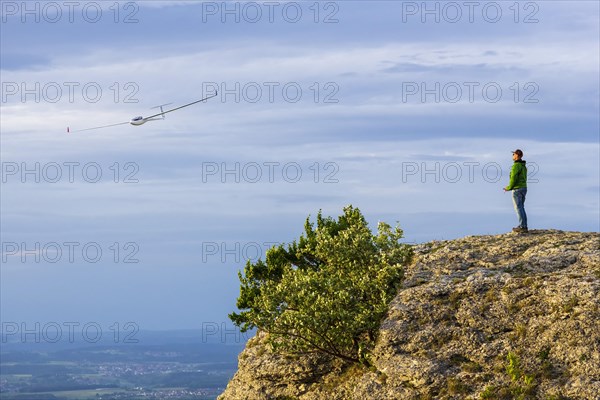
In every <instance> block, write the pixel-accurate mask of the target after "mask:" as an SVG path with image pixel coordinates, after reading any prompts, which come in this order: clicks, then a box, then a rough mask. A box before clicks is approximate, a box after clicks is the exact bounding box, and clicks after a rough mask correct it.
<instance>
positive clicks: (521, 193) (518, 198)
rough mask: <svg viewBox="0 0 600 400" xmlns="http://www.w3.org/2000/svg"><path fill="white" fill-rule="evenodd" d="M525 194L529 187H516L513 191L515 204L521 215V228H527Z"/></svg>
mask: <svg viewBox="0 0 600 400" xmlns="http://www.w3.org/2000/svg"><path fill="white" fill-rule="evenodd" d="M525 195H527V188H519V189H514V190H513V191H512V199H513V205H514V206H515V211H516V212H517V217H519V228H527V214H525Z"/></svg>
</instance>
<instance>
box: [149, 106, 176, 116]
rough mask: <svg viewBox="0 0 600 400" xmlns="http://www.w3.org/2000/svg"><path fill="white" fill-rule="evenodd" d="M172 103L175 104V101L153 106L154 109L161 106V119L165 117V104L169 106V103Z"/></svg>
mask: <svg viewBox="0 0 600 400" xmlns="http://www.w3.org/2000/svg"><path fill="white" fill-rule="evenodd" d="M170 104H173V103H165V104H161V105H159V106H156V107H152V109H155V108H160V114H159V115H160V117H161V119H165V114H164V112H165V110H163V107H164V106H168V105H170Z"/></svg>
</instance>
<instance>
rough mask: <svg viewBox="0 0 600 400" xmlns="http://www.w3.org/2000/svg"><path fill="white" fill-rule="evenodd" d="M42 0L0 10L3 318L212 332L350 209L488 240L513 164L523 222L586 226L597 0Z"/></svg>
mask: <svg viewBox="0 0 600 400" xmlns="http://www.w3.org/2000/svg"><path fill="white" fill-rule="evenodd" d="M48 4H49V3H48V2H28V3H27V5H26V9H25V8H23V3H22V2H10V1H2V9H1V13H2V14H1V18H2V23H1V30H2V31H1V38H0V41H1V42H0V44H1V47H2V53H1V60H0V61H1V81H2V99H1V101H2V103H1V106H2V111H1V116H2V120H1V150H0V154H1V156H2V193H1V201H2V204H1V205H2V210H1V213H2V215H1V216H2V226H1V233H2V267H1V270H0V274H1V293H0V297H1V300H2V304H1V308H0V310H1V312H2V316H1V319H2V321H3V322H5V321H9V322H27V323H29V324H32V323H35V322H40V323H42V324H43V323H47V322H51V321H53V322H58V323H61V322H65V321H80V322H82V324H83V323H85V322H89V321H97V322H98V323H100V324H102V326H105V327H108V326H110V325H111V324H112V323H114V322H119V323H121V324H123V323H125V322H128V321H133V322H135V323H137V324H138V325H139V327H140V329H176V328H199V327H201V326H202V323H203V322H205V323H206V322H217V323H221V322H223V321H226V320H227V317H226V316H227V313H228V312H231V311H233V310H234V306H235V300H236V297H237V294H238V287H239V282H238V279H237V272H238V270H239V269H240V268H242V267H243V264H244V258H255V257H256V255H258V254H259V253H261V254H262V253H264V251H266V249H267V248H268V247H269V246H270V244H271V243H273V242H289V241H291V240H293V239H295V238H297V237H298V236H299V234H300V233H301V231H302V228H303V223H304V220H305V219H306V217H307V216H308V215H312V216H314V215H315V214H316V213H317V212H318V210H320V209H322V210H323V212H324V214H326V215H339V214H340V213H341V210H342V208H343V207H344V206H345V205H347V204H353V205H355V206H357V207H359V208H360V209H361V210H362V211H363V213H364V214H365V216H366V217H367V219H368V220H369V221H370V222H371V224H372V226H373V228H374V227H375V226H376V223H377V221H387V222H389V223H392V224H394V223H395V222H396V221H399V223H400V226H401V227H402V228H403V229H404V231H405V237H406V240H407V241H408V242H423V241H428V240H439V239H451V238H457V237H462V236H465V235H480V234H498V233H503V232H507V231H509V230H510V229H511V227H513V226H515V225H516V216H515V215H514V211H513V209H512V204H511V200H510V194H505V193H503V192H502V187H503V186H504V185H506V183H507V181H508V172H509V169H510V166H511V163H512V160H511V150H514V149H515V148H521V149H523V151H524V152H525V157H524V158H525V159H526V160H527V161H528V164H529V165H530V184H529V188H530V189H529V193H528V197H527V202H526V209H527V212H528V215H529V220H530V223H529V224H530V227H531V228H533V229H535V228H541V229H546V228H553V229H563V230H581V231H598V230H599V229H600V227H599V218H600V216H599V207H600V206H599V190H600V185H599V179H600V177H599V169H600V164H599V163H600V147H599V130H600V126H599V108H600V105H599V102H600V100H599V97H600V92H599V78H598V76H599V69H600V67H599V60H600V55H599V39H598V37H599V33H600V32H599V29H600V28H599V6H598V3H597V2H594V1H568V2H567V1H564V2H562V1H537V2H519V3H516V4H517V6H515V2H513V1H509V2H504V1H500V2H477V3H476V4H474V3H473V4H474V5H472V6H471V7H473V8H471V9H470V8H469V6H466V5H465V4H464V2H450V3H449V2H435V1H429V2H399V1H398V2H392V1H368V2H367V1H339V2H315V1H310V2H226V3H224V2H198V1H190V2H182V1H176V2H163V1H146V2H119V3H115V2H78V3H77V4H76V5H74V6H68V5H67V4H66V3H65V2H53V3H52V4H51V5H48ZM69 7H73V8H72V9H70V8H69ZM423 7H425V8H423ZM98 10H102V13H101V14H98ZM94 21H95V22H94ZM214 88H218V89H219V95H218V96H217V97H216V98H213V99H211V100H209V101H208V102H206V103H202V104H199V105H194V106H192V107H189V108H186V109H183V110H181V111H177V112H175V113H172V114H169V115H168V116H167V119H166V120H165V121H159V122H153V123H148V124H146V125H144V126H141V127H133V126H128V125H125V126H118V127H114V128H107V129H103V130H95V131H86V132H80V133H73V134H67V133H66V128H67V126H69V127H71V129H81V128H87V127H91V126H97V125H104V124H110V123H116V122H123V121H127V120H129V119H130V118H131V117H133V116H136V115H149V114H150V113H153V112H154V111H153V110H150V108H151V107H154V106H156V105H159V104H164V103H171V102H172V103H173V106H177V105H180V104H184V103H187V102H190V101H193V100H196V99H199V98H201V97H204V96H205V95H207V94H210V93H212V91H213V90H214ZM27 171H30V172H27ZM99 173H100V174H101V176H100V175H98V174H99ZM84 248H85V252H84V251H83V249H84ZM117 249H118V250H117ZM98 250H100V251H101V252H102V254H101V255H98V254H97V251H98ZM36 257H38V259H36ZM70 257H71V258H70ZM130 261H137V262H130Z"/></svg>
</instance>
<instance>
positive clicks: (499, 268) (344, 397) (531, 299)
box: [219, 230, 600, 400]
mask: <svg viewBox="0 0 600 400" xmlns="http://www.w3.org/2000/svg"><path fill="white" fill-rule="evenodd" d="M264 336H265V334H264V333H259V334H258V335H257V336H256V337H255V338H253V339H251V340H250V341H249V342H248V344H247V346H246V349H245V350H244V351H243V352H242V353H241V354H240V356H239V369H238V372H237V373H236V375H235V376H234V378H233V379H232V380H231V381H230V383H229V385H228V386H227V389H226V390H225V392H224V393H223V394H222V395H221V396H220V397H219V400H242V399H243V400H254V399H256V400H258V399H260V400H262V399H279V400H291V399H298V400H322V399H331V400H349V399H357V400H358V399H360V400H365V399H378V400H379V399H381V400H391V399H415V400H416V399H482V398H483V399H518V398H522V399H589V400H597V399H600V234H598V233H580V232H563V231H557V230H537V231H530V233H528V234H513V233H510V234H504V235H497V236H471V237H466V238H463V239H458V240H452V241H441V242H430V243H425V244H421V245H417V246H415V257H414V260H413V262H412V263H411V265H409V266H407V268H406V274H405V281H404V283H403V286H402V288H401V289H400V290H399V292H398V295H397V296H396V298H395V299H394V301H393V302H392V303H391V304H390V307H389V311H388V315H387V317H386V318H385V320H384V321H383V322H382V325H381V328H380V331H379V336H378V338H377V343H376V345H375V348H374V350H373V352H372V357H371V360H372V363H373V366H374V367H372V368H370V369H367V368H365V367H362V366H358V365H348V364H345V363H343V362H341V361H339V360H334V359H331V358H328V357H323V356H320V355H318V354H311V355H302V356H294V357H291V356H284V355H280V354H274V353H272V352H271V351H270V350H269V349H268V347H267V346H265V345H264ZM509 353H510V354H511V355H512V356H513V357H515V358H516V359H517V360H518V362H519V367H518V372H516V373H515V372H514V371H513V372H512V374H511V373H509V371H508V370H507V366H508V365H509V362H508V359H507V357H508V355H509Z"/></svg>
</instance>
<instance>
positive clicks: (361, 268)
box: [229, 206, 412, 364]
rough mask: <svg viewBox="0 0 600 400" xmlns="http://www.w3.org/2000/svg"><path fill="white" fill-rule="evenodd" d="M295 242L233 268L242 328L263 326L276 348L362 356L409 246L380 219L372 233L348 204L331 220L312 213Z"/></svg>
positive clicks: (397, 281)
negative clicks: (238, 269)
mask: <svg viewBox="0 0 600 400" xmlns="http://www.w3.org/2000/svg"><path fill="white" fill-rule="evenodd" d="M316 222H317V226H316V229H315V227H314V224H312V223H311V222H310V217H309V218H307V220H306V223H305V227H304V228H305V231H304V233H303V234H302V235H301V236H300V238H299V239H298V240H297V241H294V242H292V243H291V244H289V245H287V246H284V245H280V246H274V247H273V248H271V249H269V251H267V254H266V259H265V261H264V262H263V261H262V260H258V261H257V262H255V263H252V262H248V263H247V264H246V267H245V269H244V273H243V274H242V273H241V272H240V274H239V278H240V282H241V287H240V296H239V298H238V301H237V307H238V309H239V310H240V312H239V313H235V312H234V313H232V314H230V315H229V317H230V318H231V320H232V321H233V322H234V323H235V324H236V325H237V326H239V327H240V328H241V330H242V331H244V332H245V331H246V330H248V329H251V328H255V327H256V328H258V329H260V330H262V331H265V332H267V333H268V339H267V340H268V342H269V343H270V344H271V345H272V346H273V348H274V350H276V351H278V350H280V351H282V352H294V353H295V352H299V353H304V352H314V351H317V352H322V353H326V354H329V355H333V356H335V357H338V358H341V359H344V360H347V361H353V362H363V363H367V364H368V361H367V358H366V357H367V354H368V351H369V349H370V347H371V346H372V344H373V342H374V340H375V336H376V333H377V331H378V329H379V325H380V323H381V320H382V318H383V317H384V315H385V313H386V311H387V309H388V304H389V302H390V301H391V300H392V299H393V298H394V296H395V295H396V293H397V289H398V287H399V285H400V283H401V280H402V276H403V265H404V264H405V263H406V262H408V261H409V259H410V257H411V254H412V249H411V247H410V246H408V245H405V244H401V243H400V242H399V240H400V239H401V238H402V235H403V232H402V230H401V229H400V228H398V227H396V228H394V229H392V228H391V227H390V225H388V224H386V223H382V222H380V223H379V225H378V231H377V234H376V235H374V234H373V233H372V232H371V230H370V229H369V227H368V224H367V222H366V220H365V218H364V217H363V215H362V214H361V212H360V210H358V209H357V208H353V207H352V206H348V207H345V208H344V214H343V215H341V216H340V217H338V219H337V220H335V219H333V218H331V217H327V218H323V216H322V215H321V212H319V214H318V215H317V221H316Z"/></svg>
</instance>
